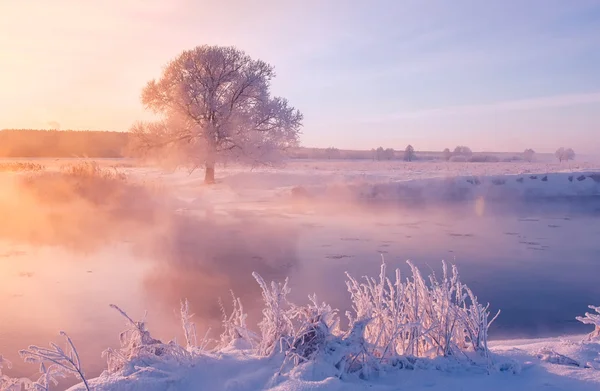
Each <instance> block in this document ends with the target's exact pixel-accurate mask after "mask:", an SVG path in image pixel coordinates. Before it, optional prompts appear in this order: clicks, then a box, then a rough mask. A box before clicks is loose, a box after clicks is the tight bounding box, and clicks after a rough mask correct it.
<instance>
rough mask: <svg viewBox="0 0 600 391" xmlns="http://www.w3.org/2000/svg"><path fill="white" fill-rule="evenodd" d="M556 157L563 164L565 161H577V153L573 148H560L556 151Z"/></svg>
mask: <svg viewBox="0 0 600 391" xmlns="http://www.w3.org/2000/svg"><path fill="white" fill-rule="evenodd" d="M554 155H555V156H556V158H557V159H558V161H560V162H562V161H563V160H565V161H569V160H573V159H575V151H573V150H572V149H571V148H563V147H560V148H558V149H557V150H556V152H555V153H554Z"/></svg>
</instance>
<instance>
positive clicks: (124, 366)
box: [102, 304, 193, 374]
mask: <svg viewBox="0 0 600 391" xmlns="http://www.w3.org/2000/svg"><path fill="white" fill-rule="evenodd" d="M110 306H111V308H114V309H115V310H117V311H118V312H119V313H120V314H121V316H123V318H125V323H126V325H127V329H125V330H124V331H123V332H121V334H120V335H119V341H120V343H121V347H120V348H119V349H112V348H108V349H106V350H105V351H104V352H103V353H102V356H103V357H105V358H106V361H107V365H108V372H109V373H115V372H123V373H124V374H130V373H133V372H134V371H135V370H136V367H150V366H152V364H153V363H156V362H157V361H176V362H177V363H180V364H186V363H189V362H190V360H191V358H192V356H193V354H192V353H191V352H189V351H188V350H186V349H185V348H184V347H182V346H180V345H178V344H177V343H175V342H173V341H171V342H169V343H167V344H165V343H163V342H161V341H159V340H158V339H154V338H153V337H152V336H151V335H150V332H149V331H148V330H147V329H146V322H145V321H144V320H141V321H134V320H133V319H131V318H130V317H129V315H127V313H126V312H125V311H123V310H122V309H121V308H119V307H117V306H116V305H114V304H111V305H110Z"/></svg>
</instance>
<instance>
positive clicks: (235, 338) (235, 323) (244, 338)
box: [217, 292, 260, 349]
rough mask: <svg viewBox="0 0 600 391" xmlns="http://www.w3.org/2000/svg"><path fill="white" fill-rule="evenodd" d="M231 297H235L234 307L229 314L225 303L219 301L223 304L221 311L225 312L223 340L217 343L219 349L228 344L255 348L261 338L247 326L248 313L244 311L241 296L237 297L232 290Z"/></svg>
mask: <svg viewBox="0 0 600 391" xmlns="http://www.w3.org/2000/svg"><path fill="white" fill-rule="evenodd" d="M231 297H232V299H233V309H232V310H231V314H230V315H227V311H226V310H225V307H224V306H223V303H219V304H220V305H221V312H222V313H223V321H222V325H223V333H222V334H221V341H220V343H219V344H218V345H217V349H223V348H226V347H228V346H234V347H236V348H240V347H245V348H254V347H255V346H256V345H257V344H258V343H259V341H260V338H259V337H258V336H257V335H256V334H255V333H253V332H252V331H250V330H249V329H248V327H247V326H246V318H247V317H248V314H246V313H245V312H244V307H243V306H242V301H241V300H240V298H239V297H236V296H235V295H234V294H233V292H231Z"/></svg>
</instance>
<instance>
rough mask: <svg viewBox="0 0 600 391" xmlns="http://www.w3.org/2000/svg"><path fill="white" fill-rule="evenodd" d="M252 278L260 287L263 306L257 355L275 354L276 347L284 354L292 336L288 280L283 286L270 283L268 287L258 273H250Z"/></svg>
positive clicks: (273, 282)
mask: <svg viewBox="0 0 600 391" xmlns="http://www.w3.org/2000/svg"><path fill="white" fill-rule="evenodd" d="M252 276H253V277H254V279H255V280H256V282H258V285H260V288H261V290H262V297H263V301H264V304H265V307H264V309H263V310H262V314H263V319H262V320H261V321H260V323H259V324H258V327H259V328H260V333H261V341H260V346H259V352H258V353H259V354H260V355H263V356H268V355H270V354H273V353H275V352H277V348H278V347H279V351H280V352H284V351H286V350H287V348H288V346H289V343H290V342H289V340H290V337H291V335H292V334H293V326H292V322H291V312H290V303H289V302H288V300H287V295H288V294H289V293H290V288H289V287H288V279H287V278H286V279H285V281H284V282H283V284H282V283H277V282H275V281H272V282H271V286H270V287H269V285H267V283H266V282H265V281H264V280H263V278H262V277H261V276H260V275H259V274H258V273H252Z"/></svg>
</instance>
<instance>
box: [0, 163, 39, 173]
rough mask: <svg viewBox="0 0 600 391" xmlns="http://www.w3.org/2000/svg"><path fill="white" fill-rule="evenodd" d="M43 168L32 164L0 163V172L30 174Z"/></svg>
mask: <svg viewBox="0 0 600 391" xmlns="http://www.w3.org/2000/svg"><path fill="white" fill-rule="evenodd" d="M44 169H45V167H44V166H43V165H41V164H38V163H33V162H6V163H0V172H21V171H24V172H32V171H43V170H44Z"/></svg>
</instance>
